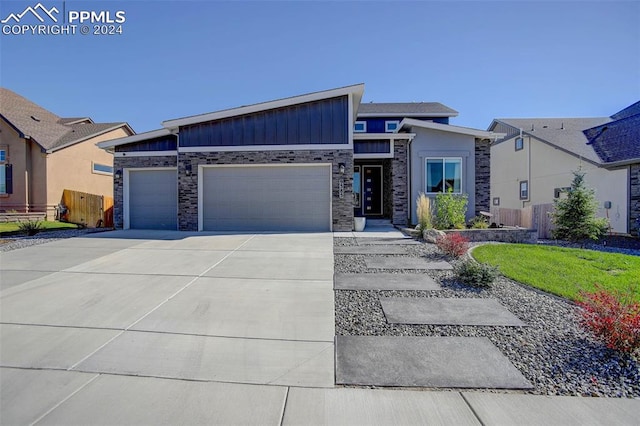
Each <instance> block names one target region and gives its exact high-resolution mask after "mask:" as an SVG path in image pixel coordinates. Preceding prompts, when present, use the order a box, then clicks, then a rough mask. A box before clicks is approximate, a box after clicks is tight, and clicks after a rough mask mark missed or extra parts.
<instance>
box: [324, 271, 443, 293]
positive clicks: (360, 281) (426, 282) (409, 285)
mask: <svg viewBox="0 0 640 426" xmlns="http://www.w3.org/2000/svg"><path fill="white" fill-rule="evenodd" d="M334 283H335V284H334V287H335V289H336V290H424V291H431V290H441V289H442V287H440V284H438V283H437V282H436V281H435V280H434V279H433V278H431V277H430V276H428V275H426V274H388V273H377V274H336V275H335V277H334Z"/></svg>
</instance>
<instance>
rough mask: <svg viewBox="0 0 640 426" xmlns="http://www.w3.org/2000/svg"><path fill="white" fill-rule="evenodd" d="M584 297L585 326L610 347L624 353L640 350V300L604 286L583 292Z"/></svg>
mask: <svg viewBox="0 0 640 426" xmlns="http://www.w3.org/2000/svg"><path fill="white" fill-rule="evenodd" d="M580 296H581V299H582V300H581V301H580V302H578V305H579V306H580V307H582V308H583V310H582V318H581V323H582V326H583V327H585V328H586V329H587V330H589V331H591V332H592V333H593V334H594V335H595V336H596V337H597V338H598V339H600V340H601V341H602V342H604V343H605V344H606V345H607V348H609V349H614V350H617V351H620V352H624V353H633V352H634V351H636V350H638V349H640V303H638V302H633V301H632V300H631V297H624V295H622V294H621V293H620V292H615V293H612V292H609V291H607V290H604V289H602V288H600V287H597V291H596V292H594V293H587V292H581V293H580ZM628 296H630V294H629V295H628Z"/></svg>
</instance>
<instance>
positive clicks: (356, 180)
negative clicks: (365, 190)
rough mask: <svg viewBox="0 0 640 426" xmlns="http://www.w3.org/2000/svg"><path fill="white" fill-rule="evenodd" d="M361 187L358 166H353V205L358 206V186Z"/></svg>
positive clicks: (359, 198)
mask: <svg viewBox="0 0 640 426" xmlns="http://www.w3.org/2000/svg"><path fill="white" fill-rule="evenodd" d="M361 187H362V184H361V178H360V166H353V207H357V208H359V207H360V203H361V201H360V200H361V197H360V188H361Z"/></svg>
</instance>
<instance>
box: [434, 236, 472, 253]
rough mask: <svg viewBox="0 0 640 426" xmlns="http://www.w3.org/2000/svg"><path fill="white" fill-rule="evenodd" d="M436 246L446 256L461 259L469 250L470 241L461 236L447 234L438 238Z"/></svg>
mask: <svg viewBox="0 0 640 426" xmlns="http://www.w3.org/2000/svg"><path fill="white" fill-rule="evenodd" d="M436 245H437V246H438V248H439V249H440V250H442V251H443V252H444V253H445V254H448V255H449V256H454V257H461V256H464V254H465V253H466V252H467V250H469V240H467V239H466V238H465V237H463V236H462V235H460V234H446V235H444V236H442V237H438V239H437V240H436Z"/></svg>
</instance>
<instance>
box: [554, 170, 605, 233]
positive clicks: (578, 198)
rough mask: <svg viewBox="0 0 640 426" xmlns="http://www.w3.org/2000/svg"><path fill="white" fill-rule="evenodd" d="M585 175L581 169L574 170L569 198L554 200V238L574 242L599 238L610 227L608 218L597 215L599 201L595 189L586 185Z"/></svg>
mask: <svg viewBox="0 0 640 426" xmlns="http://www.w3.org/2000/svg"><path fill="white" fill-rule="evenodd" d="M584 175H585V174H584V173H583V172H582V171H581V170H578V171H576V172H573V181H572V182H571V189H570V190H569V193H568V194H567V198H564V199H557V200H555V202H554V204H555V206H554V210H553V213H552V214H551V217H552V220H553V223H554V225H555V229H554V230H553V231H552V233H553V237H554V238H557V239H560V240H568V241H574V242H580V241H584V240H587V239H591V240H597V239H598V238H600V237H601V236H602V235H603V234H604V233H605V232H606V231H607V229H608V227H609V223H608V222H607V220H606V219H604V218H598V217H596V214H597V212H598V202H597V201H596V197H595V191H594V190H593V189H591V188H588V187H587V186H586V185H585V182H584Z"/></svg>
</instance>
